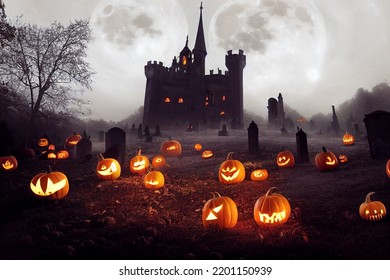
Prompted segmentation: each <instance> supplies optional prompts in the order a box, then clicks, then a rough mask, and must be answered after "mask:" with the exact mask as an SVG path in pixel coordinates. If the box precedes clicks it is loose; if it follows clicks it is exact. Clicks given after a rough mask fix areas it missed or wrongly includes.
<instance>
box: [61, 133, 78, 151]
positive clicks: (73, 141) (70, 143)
mask: <svg viewBox="0 0 390 280" xmlns="http://www.w3.org/2000/svg"><path fill="white" fill-rule="evenodd" d="M80 140H81V135H80V134H77V133H76V132H74V133H73V134H72V135H70V136H69V137H68V138H66V140H65V147H67V148H72V147H74V146H76V145H77V143H78V142H79V141H80Z"/></svg>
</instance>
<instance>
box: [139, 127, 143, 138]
mask: <svg viewBox="0 0 390 280" xmlns="http://www.w3.org/2000/svg"><path fill="white" fill-rule="evenodd" d="M142 137H143V134H142V124H139V126H138V139H142Z"/></svg>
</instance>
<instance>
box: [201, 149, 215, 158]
mask: <svg viewBox="0 0 390 280" xmlns="http://www.w3.org/2000/svg"><path fill="white" fill-rule="evenodd" d="M201 156H202V158H204V159H208V158H212V157H213V156H214V153H213V151H210V150H204V151H203V152H202V155H201Z"/></svg>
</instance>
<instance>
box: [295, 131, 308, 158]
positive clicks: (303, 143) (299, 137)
mask: <svg viewBox="0 0 390 280" xmlns="http://www.w3.org/2000/svg"><path fill="white" fill-rule="evenodd" d="M295 138H296V141H297V163H304V162H309V149H308V147H307V135H306V133H305V132H304V131H303V130H302V128H299V129H298V132H297V133H296V134H295Z"/></svg>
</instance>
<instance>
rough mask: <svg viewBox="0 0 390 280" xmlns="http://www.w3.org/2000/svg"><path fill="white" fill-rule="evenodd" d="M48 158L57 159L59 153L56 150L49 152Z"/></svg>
mask: <svg viewBox="0 0 390 280" xmlns="http://www.w3.org/2000/svg"><path fill="white" fill-rule="evenodd" d="M47 158H49V159H55V158H57V155H56V154H55V153H54V152H47Z"/></svg>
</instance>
